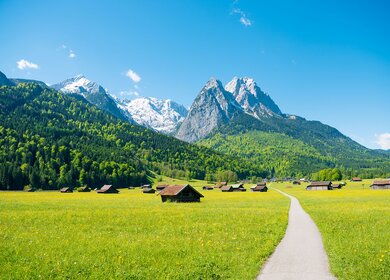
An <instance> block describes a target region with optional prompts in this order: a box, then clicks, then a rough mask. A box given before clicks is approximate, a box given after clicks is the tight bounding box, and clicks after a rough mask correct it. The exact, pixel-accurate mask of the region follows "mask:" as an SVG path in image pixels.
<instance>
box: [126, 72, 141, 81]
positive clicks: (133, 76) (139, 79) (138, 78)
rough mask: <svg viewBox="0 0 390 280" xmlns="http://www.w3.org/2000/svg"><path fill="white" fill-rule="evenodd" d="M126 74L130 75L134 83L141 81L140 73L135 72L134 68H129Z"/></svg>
mask: <svg viewBox="0 0 390 280" xmlns="http://www.w3.org/2000/svg"><path fill="white" fill-rule="evenodd" d="M126 76H127V77H129V78H130V79H131V80H132V81H133V82H134V83H139V82H140V81H141V77H140V75H138V74H137V73H135V72H134V71H133V70H131V69H129V70H128V71H127V72H126Z"/></svg>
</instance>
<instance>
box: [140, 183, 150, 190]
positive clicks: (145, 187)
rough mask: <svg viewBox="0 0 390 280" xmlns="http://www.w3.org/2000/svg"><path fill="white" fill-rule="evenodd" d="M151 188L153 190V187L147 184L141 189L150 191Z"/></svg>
mask: <svg viewBox="0 0 390 280" xmlns="http://www.w3.org/2000/svg"><path fill="white" fill-rule="evenodd" d="M150 188H152V185H150V184H145V185H142V186H141V189H150Z"/></svg>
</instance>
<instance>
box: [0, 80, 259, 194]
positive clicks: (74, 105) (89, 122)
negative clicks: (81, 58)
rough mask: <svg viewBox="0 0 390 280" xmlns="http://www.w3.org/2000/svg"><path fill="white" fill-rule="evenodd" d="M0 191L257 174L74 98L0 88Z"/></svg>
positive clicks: (26, 87) (250, 166)
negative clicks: (225, 172)
mask: <svg viewBox="0 0 390 280" xmlns="http://www.w3.org/2000/svg"><path fill="white" fill-rule="evenodd" d="M0 142H1V146H0V162H1V163H2V164H1V166H0V188H1V189H22V188H23V187H24V186H25V185H28V184H30V185H31V186H32V187H36V188H43V189H58V188H59V187H62V186H72V187H77V186H80V185H83V184H88V185H89V186H91V187H100V186H101V185H102V184H103V183H113V184H116V185H117V186H121V187H124V186H128V185H139V184H141V183H145V182H147V181H148V178H149V175H151V173H150V171H154V172H156V173H158V174H163V175H168V176H172V177H186V178H188V179H190V178H198V179H204V178H205V177H206V176H207V177H208V178H210V176H211V177H212V176H213V174H214V173H216V172H217V171H221V170H232V171H235V172H236V173H237V174H238V175H239V177H241V178H245V177H247V176H252V175H256V176H264V175H266V174H265V173H264V172H263V170H261V168H260V167H258V166H256V165H255V164H254V163H252V162H249V161H246V160H238V159H236V158H233V157H230V156H224V155H221V154H219V153H217V152H213V151H211V150H210V149H207V148H203V147H198V146H196V145H191V144H188V143H185V142H182V141H179V140H177V139H175V138H172V137H169V136H165V135H162V134H159V133H155V132H153V131H151V130H148V129H146V128H143V127H141V126H138V125H132V124H130V123H128V122H127V121H121V120H120V119H118V118H116V117H114V116H112V115H111V114H109V113H107V112H105V111H103V110H100V109H99V108H97V107H96V106H94V105H91V104H90V103H89V102H88V101H87V100H86V99H84V98H83V97H82V96H80V95H75V94H62V93H60V92H58V91H56V90H52V89H47V88H45V89H43V88H42V87H40V86H39V85H37V84H34V83H29V84H23V83H22V84H19V85H17V86H2V87H0Z"/></svg>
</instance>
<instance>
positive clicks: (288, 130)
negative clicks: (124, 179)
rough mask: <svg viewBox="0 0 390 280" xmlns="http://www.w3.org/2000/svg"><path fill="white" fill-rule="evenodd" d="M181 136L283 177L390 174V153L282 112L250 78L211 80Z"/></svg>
mask: <svg viewBox="0 0 390 280" xmlns="http://www.w3.org/2000/svg"><path fill="white" fill-rule="evenodd" d="M227 105H229V106H227ZM176 137H177V138H179V139H181V140H184V141H187V142H198V144H200V145H203V146H206V147H208V148H212V149H214V150H216V151H218V152H221V153H224V154H227V155H233V156H236V157H240V158H244V159H247V160H251V161H253V162H255V163H256V164H258V165H259V166H261V167H262V168H263V169H265V170H268V171H269V173H270V174H273V173H274V174H275V175H279V176H282V175H283V176H290V175H294V174H295V175H296V174H302V173H303V174H304V175H307V174H310V173H311V172H314V171H316V170H318V169H321V168H328V167H340V168H342V169H343V170H345V171H346V170H349V171H348V172H355V171H356V170H359V172H365V173H364V174H365V175H367V176H371V175H372V174H378V175H380V174H386V173H387V172H390V158H389V156H388V154H386V153H383V152H378V151H374V150H370V149H367V148H365V147H363V146H361V145H360V144H358V143H356V142H355V141H353V140H352V139H350V138H349V137H347V136H345V135H343V134H342V133H341V132H339V131H338V130H337V129H335V128H333V127H331V126H328V125H325V124H322V123H321V122H319V121H308V120H306V119H304V118H302V117H299V116H294V115H289V114H283V113H282V111H281V110H280V109H279V107H278V106H277V105H276V103H275V102H274V101H273V100H272V99H271V97H270V96H269V95H268V94H266V93H264V92H263V91H262V90H261V89H260V88H259V87H258V86H257V84H256V82H255V81H254V80H253V79H251V78H237V77H235V78H233V80H232V81H230V82H229V83H228V84H227V85H226V86H225V88H223V87H222V84H221V82H220V81H218V80H215V79H212V80H210V81H209V82H208V83H207V84H206V86H205V87H204V88H203V89H202V90H201V91H200V93H199V94H198V96H197V98H196V99H195V101H194V103H193V104H192V106H191V108H190V111H189V113H188V115H187V117H186V119H185V120H184V121H183V123H182V124H181V126H180V127H179V129H178V132H177V134H176ZM367 176H365V177H367Z"/></svg>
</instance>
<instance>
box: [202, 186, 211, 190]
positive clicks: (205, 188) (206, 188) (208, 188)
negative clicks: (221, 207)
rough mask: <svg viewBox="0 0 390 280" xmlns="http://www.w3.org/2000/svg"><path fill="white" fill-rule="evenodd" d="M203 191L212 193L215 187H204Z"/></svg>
mask: <svg viewBox="0 0 390 280" xmlns="http://www.w3.org/2000/svg"><path fill="white" fill-rule="evenodd" d="M202 189H203V190H205V191H212V190H213V189H214V187H213V186H203V187H202Z"/></svg>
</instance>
